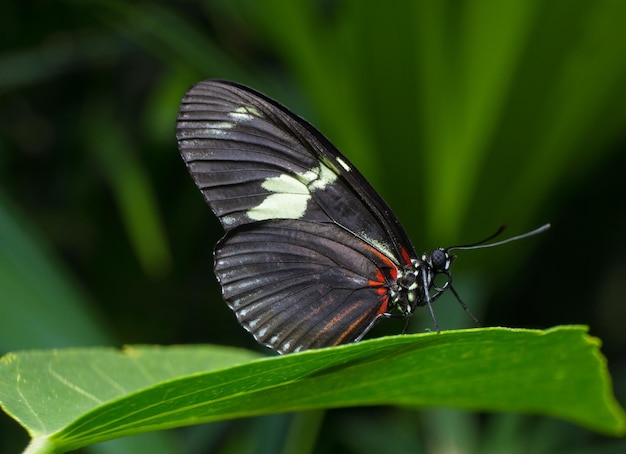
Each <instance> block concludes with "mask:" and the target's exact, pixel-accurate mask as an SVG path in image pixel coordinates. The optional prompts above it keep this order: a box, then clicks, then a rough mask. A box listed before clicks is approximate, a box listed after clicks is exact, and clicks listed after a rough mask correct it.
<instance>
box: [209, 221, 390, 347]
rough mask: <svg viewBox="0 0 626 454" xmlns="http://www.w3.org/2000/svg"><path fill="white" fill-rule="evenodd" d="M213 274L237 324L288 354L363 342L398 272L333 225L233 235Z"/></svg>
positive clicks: (273, 224)
mask: <svg viewBox="0 0 626 454" xmlns="http://www.w3.org/2000/svg"><path fill="white" fill-rule="evenodd" d="M215 272H216V274H217V275H218V278H219V281H220V284H221V286H222V290H223V295H224V298H225V300H226V301H227V302H228V303H229V305H230V306H231V308H232V309H233V310H234V311H235V313H236V314H237V318H238V320H239V323H241V325H242V326H243V327H244V328H245V329H247V330H248V331H250V332H251V333H252V334H253V335H254V336H255V338H256V339H257V341H259V342H260V343H262V344H264V345H267V346H269V347H271V348H273V349H275V350H277V351H279V352H281V353H287V352H291V351H300V350H305V349H309V348H320V347H324V346H328V345H336V344H340V343H346V342H350V341H353V340H354V339H355V338H357V337H358V336H359V335H360V334H361V333H363V332H364V331H365V330H367V329H368V328H369V327H370V326H371V325H372V322H373V321H374V319H375V318H376V317H377V316H378V314H381V313H385V312H386V310H387V306H388V302H389V297H388V295H387V288H386V283H387V282H388V281H389V280H390V279H393V278H395V272H396V267H395V265H394V264H393V263H392V262H391V261H390V260H389V259H388V258H387V257H386V256H385V255H384V254H381V253H380V252H379V251H378V250H377V249H375V248H371V247H367V246H365V247H364V243H363V242H362V241H361V240H360V239H358V238H357V237H355V236H354V235H352V234H351V233H350V232H347V231H346V230H344V229H342V228H341V227H339V226H337V225H335V224H325V223H316V222H311V221H301V220H297V221H294V220H280V221H269V222H261V223H259V224H257V225H254V226H253V227H250V226H245V227H242V228H240V229H238V230H237V233H236V234H227V235H226V237H225V238H224V239H223V240H221V241H220V242H219V243H218V245H217V247H216V249H215Z"/></svg>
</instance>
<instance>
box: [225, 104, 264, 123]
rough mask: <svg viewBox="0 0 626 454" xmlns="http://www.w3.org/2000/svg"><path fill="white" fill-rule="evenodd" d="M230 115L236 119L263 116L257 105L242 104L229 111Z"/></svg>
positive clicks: (244, 119)
mask: <svg viewBox="0 0 626 454" xmlns="http://www.w3.org/2000/svg"><path fill="white" fill-rule="evenodd" d="M228 116H229V117H231V118H232V119H233V120H235V121H250V120H253V119H254V117H262V116H263V115H262V114H261V112H259V111H258V109H256V108H255V107H252V106H241V107H237V108H236V109H235V110H234V111H233V112H231V113H229V114H228Z"/></svg>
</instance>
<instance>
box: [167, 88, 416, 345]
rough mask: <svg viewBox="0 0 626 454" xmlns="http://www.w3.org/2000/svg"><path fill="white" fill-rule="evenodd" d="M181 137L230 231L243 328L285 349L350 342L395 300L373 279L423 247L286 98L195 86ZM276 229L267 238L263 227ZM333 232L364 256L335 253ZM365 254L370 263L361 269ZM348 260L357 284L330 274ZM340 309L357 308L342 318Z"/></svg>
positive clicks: (230, 279) (230, 283)
mask: <svg viewBox="0 0 626 454" xmlns="http://www.w3.org/2000/svg"><path fill="white" fill-rule="evenodd" d="M177 138H178V143H179V148H180V151H181V154H182V156H183V159H184V160H185V162H186V163H187V167H188V169H189V172H190V173H191V176H192V177H193V179H194V181H195V182H196V184H197V185H198V187H199V188H200V190H201V192H202V194H203V195H204V198H205V200H206V201H207V202H208V204H209V206H210V207H211V209H212V210H213V212H214V213H215V214H216V215H217V217H218V218H219V220H220V222H221V224H222V226H223V227H224V230H225V231H226V236H225V238H223V239H222V240H221V242H220V244H219V245H218V247H217V248H216V251H215V260H216V274H217V275H218V279H219V280H220V283H221V285H222V290H223V293H224V298H225V299H226V301H227V303H228V304H229V305H230V306H231V308H232V309H233V310H234V311H235V313H236V314H237V317H238V319H239V320H240V322H241V323H242V324H243V325H244V327H246V328H247V329H248V330H249V331H251V332H252V333H253V334H254V335H255V337H256V338H257V340H259V341H260V342H262V343H265V344H267V345H270V346H271V347H273V348H275V349H277V350H279V351H292V350H293V349H295V348H297V347H298V346H299V347H300V348H311V347H315V346H324V345H333V344H336V343H341V342H347V341H349V340H352V339H354V338H356V337H358V336H359V334H360V332H362V331H363V330H364V329H367V327H368V326H369V325H370V324H371V323H370V322H371V319H373V317H375V316H376V314H377V313H378V312H380V309H381V308H383V307H386V303H385V301H384V298H382V299H381V293H382V291H381V290H380V287H377V286H372V285H370V284H369V283H368V282H370V283H371V282H379V281H378V279H379V278H380V276H381V275H385V276H389V275H391V274H393V272H390V271H389V269H390V267H398V266H401V265H403V264H408V263H409V262H410V258H412V257H415V252H414V250H413V247H412V246H411V243H410V241H409V239H408V237H407V235H406V233H405V232H404V230H403V229H402V227H401V226H400V223H399V221H398V220H397V218H396V217H395V215H394V214H393V213H392V212H391V210H390V208H389V207H388V206H387V205H386V204H385V202H384V201H383V200H382V199H381V198H380V196H379V195H378V194H377V193H376V191H375V190H374V189H373V188H372V187H371V185H370V184H369V183H368V182H367V181H366V180H365V178H364V177H363V176H362V175H361V174H360V173H359V172H358V171H357V170H356V168H355V167H354V166H353V165H352V164H351V163H350V162H349V161H348V159H347V158H345V156H343V155H342V154H341V153H340V152H339V151H337V150H336V148H335V147H334V146H333V145H332V144H331V143H330V142H329V141H328V140H327V139H326V138H325V137H324V136H323V135H322V134H321V133H319V132H318V131H317V130H316V129H315V128H314V127H313V126H311V125H310V124H309V123H308V122H306V121H305V120H303V119H302V118H300V117H298V116H297V115H295V114H293V113H292V112H291V111H289V110H288V109H287V108H286V107H284V106H282V105H281V104H279V103H277V102H276V101H274V100H272V99H270V98H267V97H266V96H264V95H262V94H261V93H258V92H256V91H254V90H252V89H250V88H248V87H245V86H243V85H239V84H236V83H233V82H227V81H220V80H206V81H203V82H200V83H199V84H196V85H195V86H193V87H192V88H191V89H190V90H189V91H188V92H187V94H186V95H185V97H184V98H183V101H182V103H181V106H180V111H179V117H178V123H177ZM287 226H288V227H289V228H286V227H287ZM268 229H269V230H271V232H272V235H271V236H270V237H268V238H266V237H264V236H262V235H261V233H263V235H265V234H267V230H268ZM318 237H319V238H320V239H319V240H316V238H318ZM322 239H323V240H322ZM242 240H244V241H242ZM260 243H264V244H260ZM306 243H308V246H309V252H311V253H312V252H315V253H316V254H317V255H316V257H317V258H318V259H317V261H314V262H311V264H310V265H307V263H308V262H307V261H306V260H304V261H303V260H301V261H299V262H297V266H294V269H290V266H291V265H289V263H290V262H289V260H287V258H291V257H293V256H294V255H297V253H296V252H294V251H300V252H302V253H303V257H308V256H307V255H306V253H305V251H303V250H302V248H303V247H305V246H307V244H306ZM329 243H334V246H335V247H336V249H337V250H341V249H342V248H341V247H340V246H341V245H342V244H344V245H345V244H349V245H350V247H351V249H352V251H353V252H352V254H351V255H348V256H349V257H351V260H354V259H356V261H354V262H352V263H353V264H350V263H347V262H345V261H344V260H342V257H339V256H337V254H330V253H329V252H328V248H327V246H328V244H329ZM259 246H262V247H260V248H259ZM372 251H375V252H372ZM372 254H373V255H372ZM266 257H271V260H269V259H268V260H266V259H265V258H266ZM322 257H325V259H322ZM381 257H384V259H382V258H381ZM364 260H365V261H366V262H368V263H369V265H368V266H364V267H363V268H359V266H361V265H360V264H362V263H363V261H364ZM279 266H280V268H281V280H279V281H274V276H273V275H272V270H273V269H275V268H277V267H279ZM307 270H308V272H307ZM342 270H345V276H343V278H344V279H345V280H346V282H351V283H352V285H353V286H352V287H350V286H349V285H348V286H347V287H346V286H345V285H344V284H345V283H339V282H334V283H333V281H332V280H325V279H323V277H324V276H331V275H332V276H335V277H336V278H337V277H341V276H342V274H341V273H342V272H344V271H342ZM390 273H391V274H390ZM357 275H358V276H360V279H352V278H353V277H354V276H357ZM349 276H351V277H349ZM339 280H341V279H339ZM357 284H358V285H357ZM355 286H356V287H355ZM344 287H345V288H344ZM302 292H304V293H302ZM303 294H305V295H306V298H303V299H302V300H300V299H299V298H300V296H299V295H303ZM252 299H254V301H253V302H250V303H247V302H248V301H252ZM248 306H251V307H250V308H248ZM348 306H349V307H348ZM252 307H254V310H252ZM352 307H354V309H353V312H350V311H351V310H352V309H350V308H352ZM246 308H248V309H249V310H247V309H246ZM316 308H318V309H316ZM343 310H348V312H350V313H351V314H352V316H351V317H356V318H353V319H351V318H350V317H348V316H346V318H345V319H343V318H341V317H340V316H339V314H342V313H343V312H342V311H343ZM281 313H282V314H283V315H281ZM251 314H252V315H251ZM307 314H308V315H307ZM313 314H315V316H313ZM359 317H360V318H359ZM357 319H358V320H360V321H358V322H356V321H354V320H357ZM331 320H335V323H336V325H335V328H334V331H333V332H332V333H331V332H330V331H331V330H330V328H328V329H326V331H324V330H321V331H320V333H321V334H320V333H318V335H317V337H316V335H314V333H315V330H316V329H318V328H319V327H320V326H322V327H323V326H326V325H324V323H325V322H326V323H327V324H328V323H330V321H331ZM351 320H352V321H351ZM320 324H321V325H320ZM263 327H264V328H263ZM289 330H291V331H290V332H292V333H293V334H292V335H291V337H290V336H289V334H288V331H289ZM359 330H361V331H359ZM297 333H300V334H297ZM274 339H275V340H274ZM290 340H291V342H290Z"/></svg>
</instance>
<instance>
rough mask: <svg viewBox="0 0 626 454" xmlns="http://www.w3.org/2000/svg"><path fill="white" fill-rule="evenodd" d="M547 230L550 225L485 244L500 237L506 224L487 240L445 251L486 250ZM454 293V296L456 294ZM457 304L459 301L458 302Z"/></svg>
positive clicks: (453, 247)
mask: <svg viewBox="0 0 626 454" xmlns="http://www.w3.org/2000/svg"><path fill="white" fill-rule="evenodd" d="M549 228H550V224H544V225H542V226H541V227H539V228H537V229H535V230H531V231H530V232H526V233H522V234H521V235H516V236H512V237H511V238H507V239H506V240H502V241H496V242H495V243H489V244H485V243H486V242H487V241H489V240H492V239H494V238H495V237H497V236H498V235H500V234H501V233H502V232H504V229H506V224H503V225H501V226H500V228H498V230H497V231H496V232H495V233H494V234H492V235H489V236H488V237H487V238H485V239H484V240H481V241H479V242H478V243H472V244H463V245H460V246H452V247H449V248H447V249H446V251H452V250H455V249H456V250H469V249H483V248H488V247H493V246H500V245H501V244H506V243H510V242H512V241H517V240H521V239H523V238H528V237H530V236H535V235H539V234H540V233H543V232H545V231H546V230H548V229H549ZM454 293H455V294H456V292H454ZM457 299H458V297H457ZM459 302H461V301H460V300H459Z"/></svg>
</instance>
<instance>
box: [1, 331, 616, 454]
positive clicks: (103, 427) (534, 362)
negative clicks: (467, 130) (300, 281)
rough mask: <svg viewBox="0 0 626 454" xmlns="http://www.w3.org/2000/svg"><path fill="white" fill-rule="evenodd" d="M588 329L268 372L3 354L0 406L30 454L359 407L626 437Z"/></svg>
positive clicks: (400, 348) (463, 340) (310, 358)
mask: <svg viewBox="0 0 626 454" xmlns="http://www.w3.org/2000/svg"><path fill="white" fill-rule="evenodd" d="M586 332H587V328H586V327H582V326H565V327H557V328H553V329H550V330H547V331H536V330H521V329H507V328H485V329H471V330H460V331H446V332H442V333H440V334H436V333H427V334H416V335H406V336H393V337H386V338H379V339H374V340H370V341H365V342H361V343H358V344H350V345H344V346H340V347H334V348H327V349H322V350H312V351H306V352H302V353H298V354H291V355H285V356H281V357H274V358H262V359H258V360H257V359H256V358H258V355H256V354H253V353H251V352H247V351H243V350H236V349H230V348H223V347H215V346H176V347H153V346H139V347H128V348H126V349H125V350H124V351H121V352H120V351H117V350H114V349H109V348H94V349H89V348H84V349H68V350H60V351H29V352H20V353H14V354H8V355H6V356H5V357H3V359H2V362H1V363H0V402H1V403H2V406H3V408H4V409H5V411H6V412H7V413H9V414H10V415H12V416H13V417H14V418H15V419H16V420H18V421H19V422H20V423H21V424H22V425H23V426H24V427H25V428H26V430H28V432H29V433H30V435H31V436H32V437H33V443H32V444H31V447H30V450H31V452H63V451H68V450H72V449H77V448H79V447H82V446H86V445H89V444H93V443H97V442H101V441H104V440H109V439H112V438H117V437H121V436H126V435H132V434H138V433H143V432H148V431H152V430H162V429H169V428H174V427H180V426H184V425H190V424H198V423H203V422H210V421H218V420H224V419H232V418H239V417H248V416H253V415H261V414H269V413H282V412H292V411H302V410H308V409H316V408H330V407H348V406H360V405H399V406H405V407H435V406H450V407H458V408H465V409H472V410H487V411H509V412H521V413H532V414H543V415H549V416H553V417H557V418H561V419H565V420H568V421H571V422H574V423H577V424H580V425H582V426H585V427H588V428H590V429H592V430H596V431H598V432H602V433H606V434H611V435H619V434H623V433H624V432H625V428H626V418H625V415H624V412H623V410H622V409H621V407H619V405H618V404H617V402H616V401H615V399H614V397H613V396H612V390H611V384H610V378H609V376H608V373H607V370H606V364H605V360H604V358H603V357H602V355H601V354H600V352H599V350H598V346H599V341H598V340H597V339H596V338H593V337H590V336H588V335H587V334H586Z"/></svg>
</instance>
